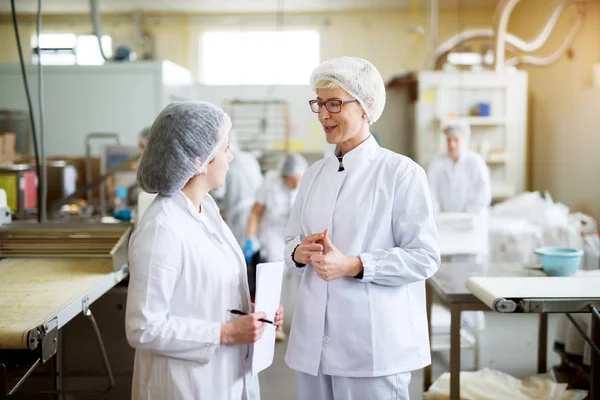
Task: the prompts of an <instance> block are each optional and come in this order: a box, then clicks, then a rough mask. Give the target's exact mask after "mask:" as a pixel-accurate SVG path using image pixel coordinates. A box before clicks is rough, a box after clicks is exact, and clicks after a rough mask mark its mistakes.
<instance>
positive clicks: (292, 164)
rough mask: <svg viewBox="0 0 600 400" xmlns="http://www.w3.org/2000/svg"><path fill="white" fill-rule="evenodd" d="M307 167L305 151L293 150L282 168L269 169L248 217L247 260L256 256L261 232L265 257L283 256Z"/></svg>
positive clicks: (260, 241)
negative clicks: (285, 239) (286, 235)
mask: <svg viewBox="0 0 600 400" xmlns="http://www.w3.org/2000/svg"><path fill="white" fill-rule="evenodd" d="M306 168H308V163H307V162H306V159H305V158H304V157H303V156H302V155H301V154H298V153H290V154H288V155H287V156H286V157H285V159H284V161H283V163H282V165H281V168H280V170H278V171H269V172H268V173H267V176H266V177H265V180H264V182H263V184H262V186H261V187H260V189H259V190H258V192H257V194H256V202H255V203H254V206H253V207H252V211H251V213H250V217H249V219H248V228H247V229H246V238H247V239H246V244H245V246H244V255H245V256H246V260H247V261H248V259H249V258H252V255H253V254H252V253H253V250H254V249H255V248H256V245H255V243H254V242H256V240H257V234H258V242H259V243H260V256H261V260H263V261H265V262H275V261H282V260H283V249H284V248H285V241H284V236H285V225H286V224H287V221H288V218H289V216H290V211H291V209H292V204H294V200H296V195H297V194H298V187H299V186H300V180H301V179H302V175H303V174H304V172H305V171H306Z"/></svg>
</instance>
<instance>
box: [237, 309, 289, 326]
mask: <svg viewBox="0 0 600 400" xmlns="http://www.w3.org/2000/svg"><path fill="white" fill-rule="evenodd" d="M228 311H229V312H230V313H232V314H235V315H248V314H247V313H245V312H243V311H240V310H228ZM259 321H260V322H266V323H267V324H271V325H275V326H277V324H276V323H275V322H273V321H269V320H268V319H265V318H260V319H259Z"/></svg>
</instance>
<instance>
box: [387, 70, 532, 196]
mask: <svg viewBox="0 0 600 400" xmlns="http://www.w3.org/2000/svg"><path fill="white" fill-rule="evenodd" d="M389 86H390V89H388V90H390V91H397V90H401V91H403V90H404V91H409V92H410V93H411V96H404V97H405V98H406V99H407V101H406V102H405V104H404V106H405V107H407V109H409V110H411V112H412V113H413V115H414V117H412V118H411V119H410V120H411V121H413V122H411V123H410V124H403V125H402V126H401V127H398V130H397V131H396V132H397V134H399V135H408V136H409V137H410V140H409V143H410V144H411V145H410V148H409V149H408V151H407V153H408V155H409V156H411V157H413V158H414V159H415V161H417V162H418V163H419V164H421V165H422V166H423V167H424V168H427V166H428V164H429V162H430V161H431V159H432V158H433V157H434V156H435V155H436V154H438V153H441V152H444V151H445V146H446V145H445V139H444V136H443V134H442V133H441V130H442V127H443V126H444V125H445V124H446V123H448V122H451V121H453V120H454V121H455V120H462V121H465V122H467V123H468V124H469V125H470V126H471V143H470V148H471V149H472V150H474V151H476V152H479V153H480V154H482V156H483V157H484V158H485V159H486V161H487V163H488V166H489V168H490V172H491V176H492V195H493V197H494V198H495V199H496V200H500V199H504V198H508V197H512V196H514V195H515V194H517V193H520V192H523V191H524V190H525V189H526V188H525V185H526V167H527V165H526V155H527V73H526V72H523V71H516V72H510V73H504V74H497V73H495V72H490V71H482V72H467V71H464V72H444V71H420V72H417V73H414V74H412V75H410V78H407V77H404V78H403V79H401V80H397V82H394V81H392V82H391V83H390V85H389ZM480 103H484V104H486V105H488V106H489V113H485V114H486V115H483V116H482V115H473V112H472V111H473V108H475V107H476V106H477V105H478V104H480ZM387 111H388V112H389V110H387Z"/></svg>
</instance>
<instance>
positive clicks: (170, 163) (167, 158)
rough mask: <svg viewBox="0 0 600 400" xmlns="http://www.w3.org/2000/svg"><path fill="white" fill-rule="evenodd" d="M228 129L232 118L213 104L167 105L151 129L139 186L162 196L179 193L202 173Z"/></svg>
mask: <svg viewBox="0 0 600 400" xmlns="http://www.w3.org/2000/svg"><path fill="white" fill-rule="evenodd" d="M230 130H231V119H230V118H229V116H228V115H227V114H226V113H225V112H224V111H223V110H221V109H220V108H219V107H217V106H215V105H213V104H210V103H206V102H203V101H184V102H180V103H172V104H169V105H168V106H167V107H165V109H164V110H162V111H161V113H160V114H159V115H158V117H156V120H155V121H154V124H152V128H151V129H150V135H149V137H148V143H147V144H146V149H145V150H144V155H143V156H142V159H141V161H140V165H139V167H138V171H137V180H138V183H139V185H140V187H141V188H142V189H143V190H144V191H146V192H148V193H161V194H165V195H170V194H172V193H175V192H177V191H178V190H181V189H182V188H183V187H184V186H185V184H186V183H187V182H188V181H189V180H190V179H191V178H193V177H194V176H195V175H197V174H200V173H204V172H205V170H206V165H207V164H208V163H209V162H210V161H212V159H213V158H214V157H215V154H216V153H217V150H218V149H219V147H220V146H221V144H222V143H223V140H224V139H225V138H227V134H228V133H229V131H230ZM196 158H198V159H199V160H200V162H201V165H200V167H198V166H197V165H196Z"/></svg>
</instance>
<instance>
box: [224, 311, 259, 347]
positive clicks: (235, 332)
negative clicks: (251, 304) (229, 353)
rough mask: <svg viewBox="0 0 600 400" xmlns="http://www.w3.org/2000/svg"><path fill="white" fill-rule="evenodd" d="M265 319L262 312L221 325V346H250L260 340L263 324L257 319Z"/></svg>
mask: <svg viewBox="0 0 600 400" xmlns="http://www.w3.org/2000/svg"><path fill="white" fill-rule="evenodd" d="M261 318H267V314H265V313H264V312H262V311H260V312H256V313H253V314H250V315H244V316H242V317H239V318H236V319H234V320H233V321H230V322H226V323H224V324H222V325H221V344H251V343H254V342H256V341H257V340H258V339H260V338H261V336H262V334H263V332H264V330H265V323H264V322H260V321H259V319H261Z"/></svg>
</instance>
